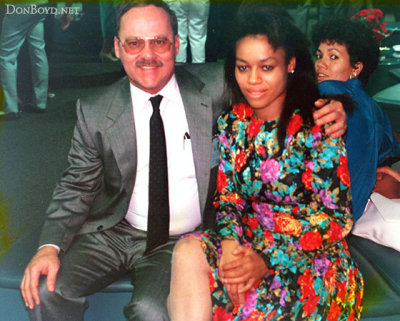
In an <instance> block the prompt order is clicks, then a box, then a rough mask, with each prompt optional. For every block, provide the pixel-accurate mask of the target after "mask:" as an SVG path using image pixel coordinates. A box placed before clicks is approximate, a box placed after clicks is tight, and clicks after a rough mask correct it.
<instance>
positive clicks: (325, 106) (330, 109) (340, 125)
mask: <svg viewBox="0 0 400 321" xmlns="http://www.w3.org/2000/svg"><path fill="white" fill-rule="evenodd" d="M315 106H316V107H317V109H316V110H315V111H314V121H315V123H316V124H317V125H318V126H323V125H325V124H329V123H331V124H330V125H329V127H327V128H326V133H327V134H328V135H329V136H331V137H332V138H338V137H340V136H343V135H344V134H345V133H346V129H347V119H346V112H345V111H344V108H343V104H342V103H341V102H340V101H336V100H329V99H326V98H321V99H318V100H317V101H316V102H315Z"/></svg>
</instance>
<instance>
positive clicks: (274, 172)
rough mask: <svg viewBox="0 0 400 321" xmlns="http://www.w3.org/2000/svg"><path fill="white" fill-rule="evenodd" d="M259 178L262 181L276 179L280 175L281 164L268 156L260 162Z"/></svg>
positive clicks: (267, 181)
mask: <svg viewBox="0 0 400 321" xmlns="http://www.w3.org/2000/svg"><path fill="white" fill-rule="evenodd" d="M260 171H261V179H262V181H263V182H264V183H269V182H273V181H275V180H277V179H278V178H279V176H280V172H281V165H280V164H279V162H278V161H277V160H276V159H274V158H268V159H267V160H265V161H262V162H261V164H260Z"/></svg>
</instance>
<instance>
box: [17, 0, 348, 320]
mask: <svg viewBox="0 0 400 321" xmlns="http://www.w3.org/2000/svg"><path fill="white" fill-rule="evenodd" d="M116 23H117V36H116V37H115V39H114V48H115V53H116V55H117V57H118V58H119V59H120V60H121V62H122V64H123V66H124V68H125V71H126V74H127V78H124V79H122V80H121V81H119V82H117V83H116V84H114V85H112V86H110V87H109V88H107V89H106V90H104V91H103V92H102V93H101V94H99V95H95V96H93V97H90V98H88V99H86V100H82V101H81V102H79V103H78V111H77V113H78V120H77V125H76V128H75V132H74V137H73V140H72V147H71V150H70V153H69V162H70V167H69V168H68V169H67V171H66V172H65V173H64V175H63V177H62V178H61V180H60V182H59V184H58V186H57V187H56V189H55V192H54V195H53V200H52V202H51V203H50V206H49V209H48V212H47V217H46V221H45V223H44V227H43V230H42V235H41V239H40V248H39V250H38V252H37V253H36V255H35V256H34V257H33V258H32V260H31V262H30V263H29V265H28V266H27V268H26V270H25V274H24V277H23V280H22V283H21V292H22V296H23V298H24V301H25V303H26V305H27V307H29V309H30V311H31V313H30V315H31V318H32V319H33V320H57V321H60V320H74V321H77V320H83V313H84V310H85V308H86V303H85V302H86V301H85V296H87V295H89V294H91V293H94V292H96V291H98V290H100V289H102V288H103V287H105V286H106V285H108V284H110V283H112V282H113V281H114V280H116V279H118V278H119V277H120V276H121V275H123V274H126V273H128V272H129V273H131V274H132V280H133V281H132V282H133V285H134V292H133V296H132V299H131V301H130V302H129V304H128V305H127V306H126V307H125V309H124V312H125V315H126V317H127V319H128V320H140V321H147V320H152V321H158V320H168V314H167V310H166V298H167V295H168V292H169V279H170V258H171V252H172V248H173V245H174V243H175V241H176V240H177V238H178V237H179V235H181V234H183V233H186V232H189V231H193V230H195V229H197V228H200V227H202V228H203V227H205V226H209V224H208V222H212V215H210V214H212V206H211V200H212V195H213V191H214V189H215V184H216V183H215V179H216V177H215V174H216V165H217V162H218V153H215V152H213V148H212V140H213V127H212V126H213V124H214V123H215V120H216V117H217V115H218V114H219V113H220V111H221V108H222V107H223V106H224V104H223V101H222V99H221V96H222V92H223V81H222V78H221V76H222V73H221V70H217V69H215V68H209V70H207V73H205V74H204V72H203V71H202V70H200V69H196V70H195V71H194V72H195V73H196V76H195V75H194V74H190V73H188V72H187V71H185V70H183V69H178V68H177V69H176V71H175V68H174V60H175V56H176V54H177V52H178V48H179V38H178V36H177V26H176V18H175V16H174V14H173V13H172V11H170V10H169V9H168V6H167V5H165V4H163V3H162V2H152V3H150V2H147V3H140V2H132V3H125V4H122V5H121V7H120V9H119V11H118V14H117V19H116ZM200 67H201V66H200ZM202 74H204V76H205V77H206V78H208V79H207V83H204V82H202V81H201V80H200V79H199V78H198V76H201V75H202ZM158 95H161V96H162V99H161V104H160V112H161V116H162V122H163V126H164V131H165V141H166V147H167V148H166V153H167V159H168V187H169V188H168V192H169V196H168V197H169V205H167V207H168V206H169V220H170V224H169V237H168V236H167V238H166V239H163V240H162V242H161V244H158V245H157V246H156V247H155V248H154V247H149V244H151V242H152V240H153V236H152V235H153V233H152V232H151V231H152V229H153V228H154V227H152V224H151V223H152V221H153V216H152V212H151V211H150V209H152V208H153V205H154V204H153V203H157V204H156V205H158V203H159V202H161V201H160V200H156V201H154V202H153V201H151V200H150V199H152V197H153V192H152V188H151V186H153V179H154V176H156V177H155V178H157V179H160V181H164V180H162V179H161V176H162V175H163V174H164V173H161V174H160V175H152V174H151V173H152V170H153V165H152V158H153V157H155V156H154V154H152V148H153V147H152V146H153V139H152V138H153V137H152V135H151V134H149V133H152V130H153V125H152V124H153V123H152V119H153V116H154V114H156V113H157V108H156V107H154V106H152V105H153V102H154V99H153V98H152V97H157V96H158ZM149 99H151V101H149ZM319 104H320V105H323V104H324V102H319ZM337 107H338V106H337V105H336V106H335V105H334V104H330V105H328V106H326V107H324V108H323V109H322V110H319V114H317V116H318V117H320V118H321V117H322V118H321V119H322V121H326V120H327V121H331V120H333V119H337V120H338V119H339V120H338V121H337V124H335V125H332V126H331V129H330V130H333V131H335V132H336V133H335V135H338V134H342V133H343V131H344V127H345V125H343V124H345V117H344V112H343V110H342V109H341V106H340V108H339V109H338V108H337ZM153 108H154V111H153V110H152V109H153ZM332 110H333V111H334V112H333V113H332ZM149 136H150V137H149ZM160 141H161V140H160V139H158V142H160ZM149 145H150V148H149ZM149 150H150V151H149ZM161 154H162V153H161ZM156 156H158V155H156ZM165 172H166V171H165ZM159 176H160V177H159ZM158 183H159V182H158ZM162 184H165V181H164V182H163V183H162ZM158 193H159V194H160V195H161V194H162V190H158ZM160 198H161V197H160ZM158 211H159V212H160V215H159V216H162V215H161V212H162V211H163V207H162V206H161V208H159V209H158ZM206 214H207V215H206ZM148 216H149V217H152V218H151V219H148ZM156 219H158V218H156ZM159 225H162V224H159ZM164 225H167V224H164ZM60 262H61V263H60ZM40 275H47V278H46V279H45V280H43V278H42V280H41V282H40V284H39V286H38V283H39V277H40ZM154 289H156V291H154Z"/></svg>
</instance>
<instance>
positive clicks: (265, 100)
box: [235, 35, 295, 120]
mask: <svg viewBox="0 0 400 321" xmlns="http://www.w3.org/2000/svg"><path fill="white" fill-rule="evenodd" d="M294 68H295V59H294V58H292V59H291V60H290V63H289V65H287V64H286V60H285V52H284V51H283V49H281V48H278V49H277V50H274V48H273V47H272V46H271V45H270V43H269V42H268V39H267V38H266V37H265V36H262V35H254V36H253V35H251V36H246V37H244V38H242V39H240V40H239V41H238V42H237V44H236V66H235V77H236V81H237V83H238V85H239V87H240V90H241V92H242V93H243V95H244V97H245V98H246V100H247V102H248V103H249V105H250V106H251V107H252V108H253V109H254V113H255V116H256V117H257V118H258V119H261V120H274V119H277V118H279V117H280V114H281V111H282V108H283V103H284V101H285V98H286V84H287V78H288V73H289V72H290V71H292V70H294Z"/></svg>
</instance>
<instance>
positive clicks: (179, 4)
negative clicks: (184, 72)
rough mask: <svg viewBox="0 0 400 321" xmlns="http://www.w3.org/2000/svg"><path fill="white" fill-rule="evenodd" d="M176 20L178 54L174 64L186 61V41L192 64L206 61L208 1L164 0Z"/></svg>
mask: <svg viewBox="0 0 400 321" xmlns="http://www.w3.org/2000/svg"><path fill="white" fill-rule="evenodd" d="M164 2H166V3H167V4H168V6H169V7H170V8H171V10H172V11H174V12H175V15H176V17H177V19H178V35H179V42H180V45H179V53H178V55H177V56H176V62H180V63H185V62H186V61H187V45H188V39H189V43H190V53H191V55H192V63H204V62H205V61H206V40H207V23H208V14H209V11H210V1H209V0H164Z"/></svg>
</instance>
